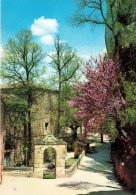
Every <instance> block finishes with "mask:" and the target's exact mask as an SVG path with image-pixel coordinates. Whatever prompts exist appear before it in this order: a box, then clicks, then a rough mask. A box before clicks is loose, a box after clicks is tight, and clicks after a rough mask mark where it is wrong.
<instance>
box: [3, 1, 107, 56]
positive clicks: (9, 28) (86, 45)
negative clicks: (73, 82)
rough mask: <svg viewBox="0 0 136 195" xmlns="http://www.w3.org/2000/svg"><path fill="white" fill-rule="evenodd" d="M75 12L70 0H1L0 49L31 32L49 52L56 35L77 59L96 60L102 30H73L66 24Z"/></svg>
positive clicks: (88, 25) (99, 49)
mask: <svg viewBox="0 0 136 195" xmlns="http://www.w3.org/2000/svg"><path fill="white" fill-rule="evenodd" d="M75 11H76V5H75V4H74V3H73V0H1V47H2V48H3V47H4V45H5V44H6V43H7V41H8V39H9V38H12V37H14V36H15V34H16V33H17V32H18V31H20V30H21V29H30V30H32V33H33V36H34V40H35V41H36V42H37V43H39V44H40V45H41V46H42V47H43V49H45V50H46V51H48V52H49V51H52V48H53V36H55V35H57V34H59V36H60V39H61V40H64V41H67V42H68V44H69V45H70V46H72V47H74V48H75V49H76V50H77V53H78V55H79V56H81V57H83V58H86V59H88V58H89V56H96V55H98V54H99V53H100V52H101V51H103V50H104V49H105V47H106V46H105V38H104V32H105V30H104V26H102V25H100V26H96V27H95V28H94V27H92V26H91V25H90V24H87V25H84V26H83V27H82V28H81V27H78V28H77V27H72V26H71V24H70V22H69V21H70V18H71V17H72V15H73V14H74V12H75Z"/></svg>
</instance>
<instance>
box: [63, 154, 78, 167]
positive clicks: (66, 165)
mask: <svg viewBox="0 0 136 195" xmlns="http://www.w3.org/2000/svg"><path fill="white" fill-rule="evenodd" d="M76 160H77V159H76V158H74V157H71V158H69V159H67V160H66V162H65V168H66V169H68V168H69V167H70V166H71V165H73V164H74V163H75V162H76Z"/></svg>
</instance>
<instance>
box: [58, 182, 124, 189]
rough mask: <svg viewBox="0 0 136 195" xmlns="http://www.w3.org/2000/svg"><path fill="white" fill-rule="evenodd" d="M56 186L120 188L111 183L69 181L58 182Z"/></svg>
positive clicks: (70, 187)
mask: <svg viewBox="0 0 136 195" xmlns="http://www.w3.org/2000/svg"><path fill="white" fill-rule="evenodd" d="M58 186H59V187H66V188H69V189H73V190H88V189H90V188H92V187H107V188H110V189H121V188H119V187H114V186H111V185H100V184H95V183H91V182H69V183H63V184H59V185H58Z"/></svg>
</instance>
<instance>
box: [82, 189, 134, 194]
mask: <svg viewBox="0 0 136 195" xmlns="http://www.w3.org/2000/svg"><path fill="white" fill-rule="evenodd" d="M78 195H132V194H131V193H128V192H122V191H120V190H113V191H99V192H90V193H88V194H78Z"/></svg>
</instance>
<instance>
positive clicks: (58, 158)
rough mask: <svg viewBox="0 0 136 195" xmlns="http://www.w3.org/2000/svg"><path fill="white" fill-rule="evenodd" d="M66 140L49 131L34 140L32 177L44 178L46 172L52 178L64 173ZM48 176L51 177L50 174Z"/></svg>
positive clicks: (61, 175)
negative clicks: (42, 136)
mask: <svg viewBox="0 0 136 195" xmlns="http://www.w3.org/2000/svg"><path fill="white" fill-rule="evenodd" d="M66 153H67V144H66V142H64V141H62V140H59V139H56V138H55V137H54V136H53V135H52V134H51V133H49V134H47V135H46V136H45V137H44V138H43V139H41V140H37V141H36V142H35V150H34V177H40V178H43V175H44V178H46V177H45V175H46V174H47V173H48V172H52V173H53V174H54V178H58V177H63V176H64V175H65V156H66ZM50 177H53V175H52V176H50Z"/></svg>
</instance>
